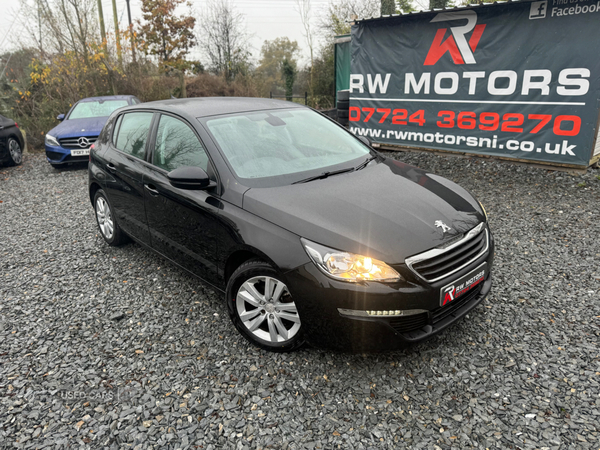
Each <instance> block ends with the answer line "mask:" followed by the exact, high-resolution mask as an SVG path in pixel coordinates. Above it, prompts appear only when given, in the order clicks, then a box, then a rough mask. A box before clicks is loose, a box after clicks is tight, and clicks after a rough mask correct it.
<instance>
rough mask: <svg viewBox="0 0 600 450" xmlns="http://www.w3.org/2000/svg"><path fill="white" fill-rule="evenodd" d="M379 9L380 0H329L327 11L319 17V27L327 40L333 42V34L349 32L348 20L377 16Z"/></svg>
mask: <svg viewBox="0 0 600 450" xmlns="http://www.w3.org/2000/svg"><path fill="white" fill-rule="evenodd" d="M380 9H381V0H343V1H341V2H337V1H336V2H334V1H333V0H330V3H329V6H328V8H327V12H326V13H325V14H324V15H323V16H322V17H321V20H320V23H319V28H320V29H321V31H322V32H323V33H324V35H325V39H326V40H327V42H330V43H331V42H333V37H334V36H339V35H342V34H350V23H349V22H350V21H352V20H353V19H356V18H365V17H377V16H379V12H380Z"/></svg>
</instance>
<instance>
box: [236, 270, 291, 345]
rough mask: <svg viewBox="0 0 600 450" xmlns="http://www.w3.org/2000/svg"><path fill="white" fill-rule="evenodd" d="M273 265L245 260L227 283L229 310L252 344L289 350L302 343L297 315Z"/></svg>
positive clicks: (288, 293) (239, 328)
mask: <svg viewBox="0 0 600 450" xmlns="http://www.w3.org/2000/svg"><path fill="white" fill-rule="evenodd" d="M278 277H279V275H278V273H277V271H276V270H275V269H273V267H271V266H270V265H269V264H266V263H264V262H262V261H257V260H253V261H248V262H246V263H244V264H242V265H241V266H240V267H239V268H238V269H237V270H236V271H235V272H234V273H233V275H232V276H231V279H230V280H229V283H228V286H227V298H228V299H230V300H229V302H228V306H229V313H230V315H231V318H232V320H233V323H234V324H235V326H236V328H237V329H238V331H240V333H242V335H243V336H244V337H246V339H248V340H249V341H250V342H252V343H253V344H255V345H257V346H258V347H261V348H263V349H265V350H270V351H280V352H282V351H291V350H295V349H296V348H298V347H299V346H300V345H302V343H303V339H302V333H301V331H302V328H301V321H300V315H299V314H298V309H297V308H296V304H295V303H294V300H293V299H292V296H291V294H290V292H289V290H288V288H287V286H286V285H285V283H284V282H283V281H281V279H280V278H278Z"/></svg>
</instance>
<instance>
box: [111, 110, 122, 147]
mask: <svg viewBox="0 0 600 450" xmlns="http://www.w3.org/2000/svg"><path fill="white" fill-rule="evenodd" d="M121 120H123V116H119V117H117V121H116V122H115V127H114V128H113V130H112V142H113V144H114V145H116V144H117V133H118V132H119V127H120V126H121Z"/></svg>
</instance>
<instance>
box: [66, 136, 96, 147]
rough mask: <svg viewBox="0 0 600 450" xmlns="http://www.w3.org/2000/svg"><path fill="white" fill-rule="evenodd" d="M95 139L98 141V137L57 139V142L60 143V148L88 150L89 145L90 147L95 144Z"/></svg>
mask: <svg viewBox="0 0 600 450" xmlns="http://www.w3.org/2000/svg"><path fill="white" fill-rule="evenodd" d="M80 139H81V140H82V143H80V142H79V140H80ZM96 139H98V136H81V137H72V138H64V139H59V140H58V142H59V143H60V146H61V147H63V148H74V149H81V148H90V145H92V144H93V143H94V142H96ZM86 141H87V143H86Z"/></svg>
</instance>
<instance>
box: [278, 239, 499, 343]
mask: <svg viewBox="0 0 600 450" xmlns="http://www.w3.org/2000/svg"><path fill="white" fill-rule="evenodd" d="M493 255H494V240H493V237H492V236H491V234H490V245H489V249H488V252H487V253H486V254H485V255H482V256H481V257H480V258H478V259H477V260H475V261H473V262H472V263H471V264H469V266H468V267H465V268H464V269H462V270H461V271H459V272H457V273H455V274H453V275H452V276H451V277H448V278H447V279H443V280H440V281H439V282H436V283H427V282H425V281H423V280H420V279H418V278H417V277H416V276H413V275H412V274H411V273H410V271H408V270H406V271H403V273H402V275H403V276H404V278H405V279H406V280H407V281H406V282H402V283H396V284H386V283H376V282H370V283H364V284H358V283H347V282H342V281H336V280H333V279H331V278H329V277H327V276H326V275H325V274H323V273H322V272H321V271H320V270H319V269H318V268H317V267H316V266H315V265H314V264H313V263H312V262H311V263H308V264H305V265H303V266H301V267H299V268H297V269H295V270H293V271H291V272H288V273H286V281H287V286H288V288H289V289H290V292H291V294H292V296H293V297H294V299H295V303H296V306H297V308H298V312H299V313H300V317H301V318H302V327H303V329H304V333H305V337H306V339H307V341H308V342H309V343H311V344H312V345H314V346H317V347H327V348H332V349H335V350H340V351H349V352H379V351H390V350H397V349H400V348H403V347H406V346H407V345H409V344H412V343H417V342H420V341H423V340H426V339H428V338H430V337H432V336H434V335H436V334H437V333H439V332H441V331H442V330H444V329H445V328H447V327H449V326H450V325H452V324H453V323H455V322H457V321H458V320H460V319H461V318H463V317H464V316H466V315H467V314H468V313H469V312H470V311H471V310H472V309H473V308H475V307H476V306H477V305H478V304H479V303H481V302H482V301H483V300H484V299H485V297H486V296H487V295H488V293H489V292H490V290H491V287H492V276H491V273H492V265H493V259H494V256H493ZM483 263H487V264H488V273H487V276H486V278H485V280H484V281H483V282H482V283H480V284H479V285H478V286H477V287H476V288H475V289H473V290H472V291H469V292H468V293H466V294H464V295H463V296H461V297H459V298H457V299H456V300H454V301H452V302H450V303H449V304H447V305H445V306H442V307H441V306H440V289H441V288H442V287H443V286H445V285H447V284H448V283H449V282H453V281H454V280H458V279H460V278H461V277H463V276H465V275H467V274H468V273H469V272H470V271H472V270H473V269H475V268H476V267H478V266H480V265H481V264H483ZM340 310H341V311H340ZM348 310H350V311H367V310H383V311H385V310H390V311H407V310H411V311H413V312H415V311H414V310H420V311H421V312H418V311H416V313H415V314H411V315H406V316H403V315H399V316H393V317H387V316H371V317H357V316H352V315H350V314H347V312H348Z"/></svg>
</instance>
